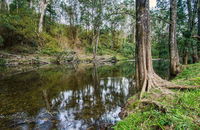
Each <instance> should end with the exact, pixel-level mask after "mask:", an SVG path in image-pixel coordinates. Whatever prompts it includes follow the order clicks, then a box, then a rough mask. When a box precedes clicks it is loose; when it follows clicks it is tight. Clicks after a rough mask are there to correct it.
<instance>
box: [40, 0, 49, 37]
mask: <svg viewBox="0 0 200 130" xmlns="http://www.w3.org/2000/svg"><path fill="white" fill-rule="evenodd" d="M49 2H50V0H40V20H39V26H38V32H39V33H41V32H42V31H43V22H44V16H45V11H46V8H47V6H48V4H49Z"/></svg>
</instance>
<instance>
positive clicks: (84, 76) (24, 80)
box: [0, 61, 168, 130]
mask: <svg viewBox="0 0 200 130" xmlns="http://www.w3.org/2000/svg"><path fill="white" fill-rule="evenodd" d="M154 69H155V71H156V72H157V73H158V74H159V75H160V76H162V77H163V78H168V63H167V62H165V61H154ZM3 70H4V71H3ZM7 70H9V68H7ZM1 71H2V73H3V72H4V73H5V69H0V73H1ZM134 71H135V69H134V63H133V62H119V63H117V64H112V65H93V64H79V65H73V64H71V65H65V66H64V65H60V66H57V65H49V66H46V67H42V68H40V67H38V68H36V69H33V70H32V71H28V72H24V73H19V74H14V75H9V76H6V75H5V74H4V75H5V78H4V77H1V80H0V88H1V89H0V106H1V107H0V129H2V130H4V129H20V130H28V129H39V130H40V129H41V130H50V129H59V130H79V129H83V130H85V129H104V128H110V127H111V126H112V125H114V124H115V123H116V122H117V121H120V117H119V116H118V114H119V113H120V111H121V108H122V106H123V105H124V104H125V103H126V101H127V99H128V98H129V97H130V96H131V95H133V94H134V93H136V89H135V88H134V80H133V79H134V78H133V77H134Z"/></svg>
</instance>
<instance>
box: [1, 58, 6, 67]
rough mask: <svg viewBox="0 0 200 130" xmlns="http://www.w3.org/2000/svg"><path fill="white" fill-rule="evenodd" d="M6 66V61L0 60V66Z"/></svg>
mask: <svg viewBox="0 0 200 130" xmlns="http://www.w3.org/2000/svg"><path fill="white" fill-rule="evenodd" d="M5 65H6V60H5V59H2V58H0V66H5Z"/></svg>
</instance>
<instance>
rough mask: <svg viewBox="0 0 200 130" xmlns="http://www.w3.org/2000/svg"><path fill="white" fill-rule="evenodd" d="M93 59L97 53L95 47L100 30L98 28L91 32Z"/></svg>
mask: <svg viewBox="0 0 200 130" xmlns="http://www.w3.org/2000/svg"><path fill="white" fill-rule="evenodd" d="M93 35H94V36H93V59H94V60H95V59H96V55H97V49H98V44H99V35H100V30H99V28H98V29H97V30H96V31H94V34H93Z"/></svg>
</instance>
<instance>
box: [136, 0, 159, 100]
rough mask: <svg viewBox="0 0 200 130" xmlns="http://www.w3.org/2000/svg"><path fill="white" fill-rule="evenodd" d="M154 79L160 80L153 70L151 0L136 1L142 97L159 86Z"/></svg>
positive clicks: (139, 84) (138, 71) (137, 43)
mask: <svg viewBox="0 0 200 130" xmlns="http://www.w3.org/2000/svg"><path fill="white" fill-rule="evenodd" d="M154 78H158V76H157V75H156V74H155V72H154V70H153V65H152V55H151V43H150V19H149V0H137V1H136V87H137V88H138V89H139V90H141V95H140V98H141V96H142V94H143V93H144V92H145V91H149V90H150V89H151V87H152V86H157V85H156V83H155V81H154Z"/></svg>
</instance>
